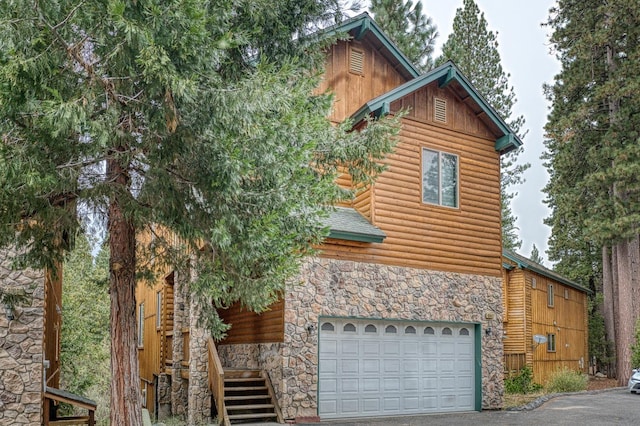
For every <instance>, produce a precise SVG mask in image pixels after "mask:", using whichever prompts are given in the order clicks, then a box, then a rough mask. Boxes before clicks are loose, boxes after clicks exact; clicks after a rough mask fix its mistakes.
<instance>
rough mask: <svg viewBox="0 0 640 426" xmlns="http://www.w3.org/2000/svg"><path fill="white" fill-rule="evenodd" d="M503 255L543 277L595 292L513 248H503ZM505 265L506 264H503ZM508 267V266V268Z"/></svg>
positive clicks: (583, 290) (588, 291)
mask: <svg viewBox="0 0 640 426" xmlns="http://www.w3.org/2000/svg"><path fill="white" fill-rule="evenodd" d="M502 255H503V256H504V257H505V258H507V259H509V260H510V261H512V262H514V263H515V264H516V265H517V266H518V268H521V269H529V270H530V271H533V272H535V273H538V274H540V275H542V276H543V277H547V278H550V279H552V280H555V281H557V282H559V283H561V284H564V285H567V286H569V287H572V288H575V289H576V290H580V291H582V292H585V293H588V294H593V291H591V290H590V289H588V288H586V287H584V286H582V285H580V284H578V283H576V282H573V281H571V280H569V279H567V278H565V277H563V276H562V275H560V274H558V273H557V272H554V271H552V270H551V269H548V268H545V267H544V266H542V265H540V264H538V263H536V262H534V261H533V260H531V259H527V258H526V257H524V256H520V255H519V254H517V253H515V252H513V251H511V250H507V249H503V250H502ZM503 266H505V265H504V264H503ZM507 269H508V268H507Z"/></svg>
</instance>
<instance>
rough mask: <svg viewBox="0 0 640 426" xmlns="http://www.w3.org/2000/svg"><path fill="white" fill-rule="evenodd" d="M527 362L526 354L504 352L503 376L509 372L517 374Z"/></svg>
mask: <svg viewBox="0 0 640 426" xmlns="http://www.w3.org/2000/svg"><path fill="white" fill-rule="evenodd" d="M526 364H527V354H524V353H521V354H505V355H504V373H505V377H506V376H507V375H509V374H517V373H518V372H519V371H520V370H522V369H523V368H524V366H525V365H526Z"/></svg>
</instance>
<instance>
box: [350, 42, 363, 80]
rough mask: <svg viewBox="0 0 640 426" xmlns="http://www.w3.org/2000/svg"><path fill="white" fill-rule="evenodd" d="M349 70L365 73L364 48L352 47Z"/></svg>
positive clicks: (360, 73)
mask: <svg viewBox="0 0 640 426" xmlns="http://www.w3.org/2000/svg"><path fill="white" fill-rule="evenodd" d="M349 71H350V72H352V73H354V74H358V75H364V52H363V51H362V50H358V49H354V48H351V51H350V53H349Z"/></svg>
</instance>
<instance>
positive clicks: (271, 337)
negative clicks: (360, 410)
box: [218, 299, 284, 345]
mask: <svg viewBox="0 0 640 426" xmlns="http://www.w3.org/2000/svg"><path fill="white" fill-rule="evenodd" d="M218 314H219V315H220V317H221V318H222V320H223V321H224V322H225V323H227V324H230V325H231V329H230V330H229V331H228V332H227V337H226V338H225V339H224V340H222V341H220V343H219V344H220V345H231V344H239V343H272V342H283V341H284V300H283V299H280V300H279V301H277V302H276V303H274V304H273V305H271V306H270V307H269V309H268V310H266V311H265V312H262V313H260V314H256V313H255V312H250V311H247V310H246V309H244V308H242V307H241V306H240V305H239V304H235V305H233V306H231V307H230V308H229V309H219V310H218Z"/></svg>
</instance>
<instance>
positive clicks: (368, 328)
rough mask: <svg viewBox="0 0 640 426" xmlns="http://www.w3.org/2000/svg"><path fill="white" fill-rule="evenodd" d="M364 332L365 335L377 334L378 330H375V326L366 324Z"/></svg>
mask: <svg viewBox="0 0 640 426" xmlns="http://www.w3.org/2000/svg"><path fill="white" fill-rule="evenodd" d="M364 332H365V333H377V332H378V329H377V328H376V326H375V325H373V324H368V325H367V326H366V327H365V328H364Z"/></svg>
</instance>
